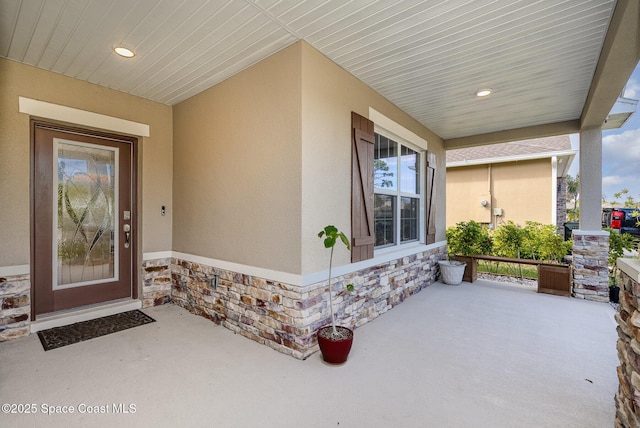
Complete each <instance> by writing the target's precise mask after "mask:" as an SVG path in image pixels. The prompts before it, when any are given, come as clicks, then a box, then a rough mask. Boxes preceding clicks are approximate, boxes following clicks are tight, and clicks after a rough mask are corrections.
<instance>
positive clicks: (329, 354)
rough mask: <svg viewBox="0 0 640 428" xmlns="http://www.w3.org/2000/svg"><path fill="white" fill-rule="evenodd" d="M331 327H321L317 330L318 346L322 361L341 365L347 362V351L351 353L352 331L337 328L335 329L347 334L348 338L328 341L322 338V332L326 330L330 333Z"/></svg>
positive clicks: (340, 327) (345, 328)
mask: <svg viewBox="0 0 640 428" xmlns="http://www.w3.org/2000/svg"><path fill="white" fill-rule="evenodd" d="M332 329H333V327H331V326H328V327H322V328H321V329H320V330H318V334H317V336H318V345H319V346H320V352H322V359H324V360H325V361H326V362H327V363H329V364H342V363H344V362H345V361H347V357H349V351H351V344H352V343H353V330H351V329H349V328H347V327H342V326H338V327H336V329H338V330H341V331H343V332H345V333H347V335H348V337H346V338H344V339H339V340H335V339H329V338H327V337H323V335H322V333H321V332H322V331H323V330H328V331H331V330H332Z"/></svg>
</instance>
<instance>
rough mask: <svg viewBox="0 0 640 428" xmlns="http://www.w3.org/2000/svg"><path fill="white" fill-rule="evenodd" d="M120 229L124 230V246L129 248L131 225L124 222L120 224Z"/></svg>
mask: <svg viewBox="0 0 640 428" xmlns="http://www.w3.org/2000/svg"><path fill="white" fill-rule="evenodd" d="M122 230H123V231H124V248H129V238H130V237H131V226H129V225H128V224H124V225H123V226H122Z"/></svg>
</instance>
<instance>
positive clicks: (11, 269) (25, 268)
mask: <svg viewBox="0 0 640 428" xmlns="http://www.w3.org/2000/svg"><path fill="white" fill-rule="evenodd" d="M30 273H31V266H29V265H16V266H0V276H15V275H29V274H30Z"/></svg>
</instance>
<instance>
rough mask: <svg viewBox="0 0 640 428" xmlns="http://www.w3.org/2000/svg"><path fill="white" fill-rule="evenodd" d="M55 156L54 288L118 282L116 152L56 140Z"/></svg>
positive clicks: (115, 149) (115, 148)
mask: <svg viewBox="0 0 640 428" xmlns="http://www.w3.org/2000/svg"><path fill="white" fill-rule="evenodd" d="M53 153H54V166H53V173H54V177H53V182H54V185H57V192H54V195H53V198H54V201H53V208H54V210H53V212H54V215H53V236H54V239H53V241H54V242H53V260H54V263H53V266H54V268H53V278H54V280H53V288H54V290H55V289H63V288H70V287H79V286H83V285H91V284H95V283H98V282H105V281H106V282H108V281H110V280H111V281H117V280H118V243H117V237H118V233H117V230H118V217H117V215H116V213H117V212H118V191H117V189H118V183H117V180H118V179H117V177H118V171H117V169H118V148H117V147H109V146H98V145H94V144H92V145H89V144H84V143H80V142H75V141H69V140H62V139H54V151H53ZM54 188H55V187H54Z"/></svg>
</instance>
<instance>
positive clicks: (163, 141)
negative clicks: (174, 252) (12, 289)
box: [0, 59, 172, 267]
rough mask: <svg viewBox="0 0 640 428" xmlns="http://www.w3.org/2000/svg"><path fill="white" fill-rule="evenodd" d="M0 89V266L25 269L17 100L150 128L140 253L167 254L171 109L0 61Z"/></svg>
mask: <svg viewBox="0 0 640 428" xmlns="http://www.w3.org/2000/svg"><path fill="white" fill-rule="evenodd" d="M0 88H1V89H0V201H1V202H2V212H1V213H0V267H7V266H15V265H26V264H29V257H30V256H29V246H30V238H29V236H30V235H29V233H30V232H29V223H30V221H29V218H30V217H29V215H30V214H29V206H30V200H29V186H30V184H29V183H30V160H29V159H30V158H29V156H30V155H29V153H30V144H31V142H30V129H29V119H30V118H29V115H27V114H24V113H19V112H18V97H20V96H21V97H27V98H32V99H36V100H40V101H46V102H49V103H54V104H59V105H63V106H67V107H73V108H76V109H81V110H86V111H91V112H94V113H99V114H103V115H108V116H114V117H118V118H122V119H127V120H131V121H135V122H140V123H145V124H148V125H150V134H151V136H150V137H145V138H144V139H143V141H142V144H141V146H140V147H139V152H138V153H139V156H140V159H141V163H142V164H141V167H142V168H141V169H142V170H141V171H140V173H141V183H140V186H141V192H142V195H143V199H142V201H143V202H142V219H141V223H142V225H143V230H142V237H143V240H142V249H141V250H142V251H143V252H153V251H166V250H170V249H171V221H172V207H171V188H172V186H171V181H172V167H171V165H172V147H171V145H172V121H171V107H169V106H166V105H163V104H159V103H155V102H152V101H148V100H145V99H142V98H139V97H134V96H131V95H128V94H125V93H122V92H118V91H114V90H111V89H108V88H104V87H101V86H97V85H94V84H91V83H87V82H83V81H80V80H77V79H72V78H69V77H65V76H62V75H60V74H56V73H52V72H48V71H44V70H41V69H38V68H35V67H31V66H27V65H23V64H19V63H16V62H13V61H9V60H6V59H0ZM162 205H165V206H166V207H167V210H168V212H167V215H166V216H164V217H162V216H161V215H160V207H161V206H162Z"/></svg>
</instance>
